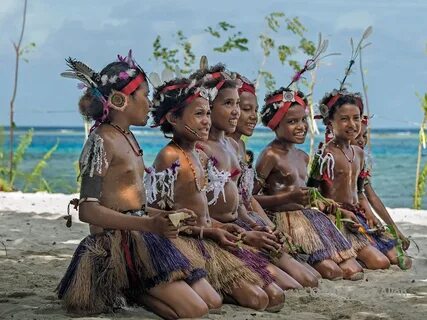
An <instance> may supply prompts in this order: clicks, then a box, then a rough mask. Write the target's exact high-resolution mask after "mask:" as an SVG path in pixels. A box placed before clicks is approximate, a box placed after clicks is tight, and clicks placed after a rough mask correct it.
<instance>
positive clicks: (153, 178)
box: [144, 160, 180, 209]
mask: <svg viewBox="0 0 427 320" xmlns="http://www.w3.org/2000/svg"><path fill="white" fill-rule="evenodd" d="M179 166H180V164H179V161H178V160H177V161H175V162H174V163H173V164H172V166H171V167H170V168H167V169H166V170H163V171H160V172H157V171H156V170H155V168H154V167H150V168H147V169H146V174H145V176H144V185H145V192H146V196H147V202H148V203H150V204H151V203H154V202H156V200H157V204H158V205H159V207H160V208H161V209H166V207H167V206H168V207H170V208H172V207H173V204H174V198H175V181H176V179H177V177H178V169H179ZM159 193H160V195H159Z"/></svg>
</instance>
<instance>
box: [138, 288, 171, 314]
mask: <svg viewBox="0 0 427 320" xmlns="http://www.w3.org/2000/svg"><path fill="white" fill-rule="evenodd" d="M136 302H137V303H138V304H141V305H143V306H144V307H146V308H147V309H148V310H149V311H152V312H154V313H155V314H157V315H159V316H160V317H162V318H164V319H171V320H172V319H178V318H179V316H178V315H177V314H176V312H175V311H174V310H173V309H172V308H171V307H169V306H168V305H167V304H166V303H164V302H163V301H161V300H159V299H157V298H155V297H153V296H152V295H150V294H144V295H142V296H141V297H139V298H138V299H137V300H136Z"/></svg>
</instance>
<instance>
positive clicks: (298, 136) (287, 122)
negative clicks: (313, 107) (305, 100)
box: [275, 104, 308, 144]
mask: <svg viewBox="0 0 427 320" xmlns="http://www.w3.org/2000/svg"><path fill="white" fill-rule="evenodd" d="M307 130H308V123H307V114H306V112H305V108H304V107H302V106H300V105H299V104H294V105H293V106H291V107H290V108H289V110H288V112H287V113H286V114H285V116H284V117H283V119H282V120H281V121H280V123H279V125H278V126H277V128H276V130H275V133H276V136H277V138H278V139H279V140H283V141H286V142H291V143H295V144H302V143H304V141H305V137H306V135H307Z"/></svg>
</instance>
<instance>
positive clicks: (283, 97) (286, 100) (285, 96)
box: [265, 91, 306, 130]
mask: <svg viewBox="0 0 427 320" xmlns="http://www.w3.org/2000/svg"><path fill="white" fill-rule="evenodd" d="M275 102H281V103H280V107H279V110H277V112H276V114H275V115H274V116H273V118H271V120H270V121H269V122H268V124H267V127H269V128H270V129H271V130H274V129H276V127H277V126H278V125H279V123H280V121H281V120H282V119H283V117H284V116H285V114H286V113H287V112H288V110H289V108H290V106H291V105H292V103H294V102H296V103H298V104H299V105H300V106H302V107H304V108H305V107H306V104H305V102H304V100H303V99H301V98H300V97H299V96H298V95H297V93H296V92H294V91H283V92H282V93H279V94H277V95H275V96H273V97H271V98H269V99H268V100H267V101H266V102H265V104H266V105H269V104H272V103H275Z"/></svg>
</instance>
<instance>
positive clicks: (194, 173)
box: [172, 140, 208, 192]
mask: <svg viewBox="0 0 427 320" xmlns="http://www.w3.org/2000/svg"><path fill="white" fill-rule="evenodd" d="M172 143H173V144H174V145H175V146H176V147H177V148H178V149H179V150H180V151H181V152H182V153H183V154H184V157H185V159H186V160H187V162H188V165H189V166H190V169H191V172H192V173H193V177H194V183H195V184H196V188H197V191H199V192H205V191H206V189H207V185H208V177H207V175H208V173H207V170H204V171H205V179H204V180H205V181H204V184H203V187H200V183H199V180H198V179H197V173H196V169H194V166H193V163H192V161H191V159H190V158H189V157H188V155H187V152H185V151H184V149H182V148H181V146H180V145H179V144H178V143H176V141H175V140H172ZM196 151H197V149H196Z"/></svg>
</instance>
